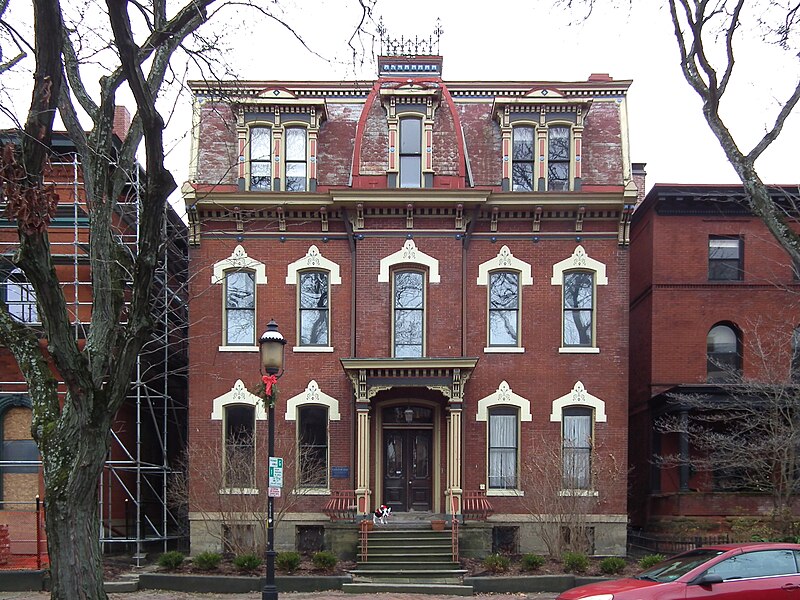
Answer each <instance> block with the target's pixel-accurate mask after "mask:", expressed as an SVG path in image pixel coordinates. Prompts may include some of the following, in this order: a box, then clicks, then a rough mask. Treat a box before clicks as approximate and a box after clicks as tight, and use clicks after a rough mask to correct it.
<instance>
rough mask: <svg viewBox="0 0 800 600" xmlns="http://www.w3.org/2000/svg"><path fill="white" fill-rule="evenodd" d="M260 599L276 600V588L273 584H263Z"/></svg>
mask: <svg viewBox="0 0 800 600" xmlns="http://www.w3.org/2000/svg"><path fill="white" fill-rule="evenodd" d="M261 600H278V588H276V587H275V586H274V585H271V586H269V585H265V586H264V589H263V590H261Z"/></svg>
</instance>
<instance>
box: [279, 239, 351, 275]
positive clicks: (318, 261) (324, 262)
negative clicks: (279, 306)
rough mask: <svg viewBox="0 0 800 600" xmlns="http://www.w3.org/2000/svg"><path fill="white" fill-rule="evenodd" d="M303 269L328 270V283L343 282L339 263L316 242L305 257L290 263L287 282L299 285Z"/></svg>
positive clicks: (287, 270)
mask: <svg viewBox="0 0 800 600" xmlns="http://www.w3.org/2000/svg"><path fill="white" fill-rule="evenodd" d="M303 270H310V271H328V272H329V274H330V277H329V280H328V285H339V284H341V283H342V277H341V275H340V273H339V271H340V269H339V265H338V264H336V263H335V262H333V261H332V260H328V259H327V258H325V257H324V256H322V254H321V253H320V251H319V248H317V247H316V246H315V245H314V244H312V245H311V247H310V248H309V249H308V252H306V255H305V256H304V257H303V258H299V259H297V260H296V261H294V262H293V263H289V266H288V268H287V269H286V284H287V285H297V283H298V280H299V279H300V272H301V271H303Z"/></svg>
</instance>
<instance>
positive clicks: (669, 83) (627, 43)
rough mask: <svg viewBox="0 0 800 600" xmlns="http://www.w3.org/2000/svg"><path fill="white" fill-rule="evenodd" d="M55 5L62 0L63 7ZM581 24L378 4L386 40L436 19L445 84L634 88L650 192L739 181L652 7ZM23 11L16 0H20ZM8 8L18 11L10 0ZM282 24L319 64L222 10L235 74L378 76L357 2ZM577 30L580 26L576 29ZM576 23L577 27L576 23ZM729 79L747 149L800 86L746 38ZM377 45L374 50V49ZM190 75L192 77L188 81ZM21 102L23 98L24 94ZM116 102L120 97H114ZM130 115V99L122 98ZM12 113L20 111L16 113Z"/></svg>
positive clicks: (176, 123)
mask: <svg viewBox="0 0 800 600" xmlns="http://www.w3.org/2000/svg"><path fill="white" fill-rule="evenodd" d="M62 1H63V0H62ZM603 2H604V10H602V11H601V10H599V9H598V8H596V9H595V11H594V13H593V14H592V15H591V17H590V18H589V19H587V20H585V21H581V20H580V19H578V18H577V17H578V16H579V15H576V14H571V13H567V12H566V11H565V10H564V9H559V8H554V7H553V6H552V2H550V1H544V0H492V1H491V2H480V3H477V2H476V3H468V2H464V1H463V0H402V1H396V0H395V1H391V0H379V1H378V3H377V6H376V8H375V15H374V16H375V20H377V19H378V17H382V18H383V22H384V25H385V26H386V28H387V29H388V30H389V35H390V36H392V37H399V36H400V35H403V36H405V37H413V36H415V35H418V36H424V37H427V36H428V35H429V34H430V33H431V32H432V31H433V30H434V28H435V27H436V20H437V18H439V19H440V20H441V25H442V28H443V29H444V34H443V35H442V37H441V43H440V53H441V54H442V56H443V57H444V72H443V74H444V79H445V81H448V80H449V81H464V80H488V81H491V80H523V81H524V80H553V81H584V80H586V79H587V78H588V76H589V75H590V74H592V73H609V74H610V75H611V76H612V77H614V78H615V79H632V80H633V85H632V87H631V89H630V92H629V97H628V108H629V116H630V122H629V129H630V139H631V158H632V160H633V161H634V162H645V163H647V172H648V178H647V181H648V188H649V187H650V186H651V185H652V184H654V183H737V182H738V180H737V178H736V175H735V173H734V172H733V170H732V168H731V167H730V166H729V165H728V164H727V162H726V160H725V157H724V155H723V153H722V150H721V149H720V148H719V145H718V143H717V142H716V139H715V138H714V137H713V135H712V134H711V132H710V130H709V129H708V126H707V125H706V123H705V121H704V119H703V117H702V114H701V104H700V100H699V98H698V97H697V96H696V95H695V93H694V92H693V91H692V90H691V89H690V88H689V86H688V84H687V83H686V81H685V80H684V79H683V76H682V74H681V71H680V66H679V61H678V53H677V47H676V42H675V39H674V34H673V31H672V23H671V20H670V17H669V13H668V12H667V10H666V8H664V7H662V6H661V3H660V2H658V1H656V0H646V1H639V2H633V3H631V4H633V5H634V6H633V7H632V8H629V7H628V2H627V1H626V2H622V4H625V5H626V6H625V7H623V8H613V7H609V6H607V4H613V3H614V0H603ZM17 5H19V0H17ZM12 6H14V2H12ZM280 6H281V7H282V9H283V10H284V11H285V18H286V20H287V22H289V23H290V24H291V25H292V26H293V27H294V28H295V29H296V30H297V31H298V32H299V33H300V34H301V35H302V36H303V38H304V39H305V40H306V42H307V43H308V45H309V46H310V47H311V48H312V49H314V50H315V51H316V52H318V53H319V54H321V55H322V56H324V57H325V60H323V59H322V58H318V57H317V56H314V55H313V54H311V53H309V52H308V51H307V50H305V49H303V48H302V46H301V45H300V44H299V43H297V42H296V40H295V39H294V38H292V36H291V35H290V34H289V33H288V32H287V31H286V30H285V29H283V28H281V27H280V26H278V25H276V24H275V23H274V22H270V21H265V20H264V19H257V18H255V17H254V16H253V14H252V13H250V14H246V13H244V12H240V13H239V14H235V13H233V12H227V13H226V14H225V15H224V19H223V20H222V21H221V22H222V23H223V24H224V27H225V29H226V30H227V31H228V32H229V33H232V35H230V36H229V37H228V41H227V43H228V46H229V51H228V60H229V61H230V62H231V63H232V64H233V65H234V66H235V68H236V70H237V71H238V72H239V75H240V77H242V78H244V79H259V80H288V81H291V80H341V79H354V78H358V79H364V80H372V79H374V78H375V75H376V72H377V69H376V67H375V64H374V61H373V60H372V58H371V56H370V52H371V51H372V50H373V49H372V48H367V49H366V50H367V52H366V60H365V62H364V64H363V66H360V67H358V68H355V67H354V66H353V62H352V60H351V57H350V56H349V53H348V52H349V51H348V49H347V48H346V46H345V42H346V39H347V37H348V36H349V33H350V32H351V30H352V28H353V26H354V23H355V22H357V19H358V16H359V12H358V6H357V2H355V1H354V0H281V2H280ZM579 21H580V22H579ZM576 23H577V24H576ZM736 43H737V45H736V52H737V64H736V76H735V78H734V81H733V82H732V87H731V88H730V89H729V91H728V95H729V96H730V97H728V96H726V100H725V101H724V102H723V115H724V117H725V118H726V119H727V120H728V123H729V126H730V127H731V129H732V131H733V133H734V135H735V136H736V138H737V140H738V141H739V145H740V148H741V149H742V150H744V151H748V150H749V149H750V148H751V147H752V146H753V145H754V144H755V142H756V141H757V140H758V139H759V138H760V137H761V136H762V135H763V133H764V131H765V129H766V128H767V127H770V126H771V125H772V123H773V122H774V118H775V115H776V114H777V111H778V110H779V108H780V105H781V104H782V102H783V100H784V99H785V98H787V97H788V96H789V94H790V92H791V90H792V89H793V88H794V85H795V83H796V81H797V79H798V77H800V60H798V58H797V57H796V56H792V54H791V53H788V52H785V51H782V50H779V49H777V48H775V47H771V46H767V45H765V44H763V43H762V42H761V41H760V39H759V36H758V31H756V30H754V29H752V28H751V29H746V28H745V29H743V30H742V31H741V35H740V36H739V38H738V39H737V42H736ZM378 49H379V48H378V46H377V44H376V46H375V48H374V52H375V53H377V52H378ZM195 76H196V75H195ZM21 97H22V98H23V99H25V100H28V99H29V95H27V94H22V95H21ZM120 98H123V99H124V98H125V96H124V95H120ZM181 102H182V103H181V104H179V105H178V107H179V109H180V110H179V112H178V113H177V114H176V115H175V116H174V117H173V118H172V119H171V120H170V124H169V131H168V139H170V140H173V141H172V142H171V143H170V152H169V155H168V166H170V168H172V169H173V171H174V172H175V176H176V180H177V181H178V182H181V181H184V180H185V179H186V173H187V171H188V161H189V150H188V148H189V147H188V143H186V141H187V139H188V136H187V133H188V130H189V127H190V111H189V98H188V97H184V98H183V100H182V101H181ZM127 103H128V104H129V107H130V108H133V102H132V100H129V101H127ZM17 106H18V108H17V110H18V112H19V111H20V110H23V113H22V114H24V109H26V108H27V106H26V104H25V102H21V103H19V104H18V105H17ZM798 140H800V109H797V110H795V114H793V115H792V116H791V117H790V118H789V120H788V121H787V125H786V127H785V128H784V131H783V133H782V134H781V136H780V138H779V139H778V141H777V142H775V143H774V144H773V145H772V147H771V148H770V149H769V150H768V151H767V152H765V153H764V154H763V155H762V157H761V158H760V160H759V162H758V163H757V167H758V171H759V173H760V174H761V177H762V179H763V180H764V181H766V182H768V183H782V184H790V183H797V182H799V181H800V172H799V171H800V170H799V169H798V146H799V144H798Z"/></svg>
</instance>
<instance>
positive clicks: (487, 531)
mask: <svg viewBox="0 0 800 600" xmlns="http://www.w3.org/2000/svg"><path fill="white" fill-rule="evenodd" d="M442 67H443V61H442V57H441V56H438V55H425V54H414V55H413V56H412V55H403V54H400V55H387V56H382V57H380V58H379V60H378V68H379V76H378V77H377V78H376V79H375V81H373V82H371V83H367V84H364V83H363V82H358V81H343V82H341V81H339V82H325V81H282V82H270V83H264V82H259V81H253V82H215V83H210V82H200V81H197V82H192V83H191V87H192V89H193V90H194V94H195V113H196V116H197V118H196V120H195V126H194V130H193V146H194V148H195V152H194V153H193V156H192V163H191V169H190V173H191V176H190V178H191V180H190V182H189V183H188V184H187V185H186V186H185V187H184V193H185V198H186V202H187V207H188V212H189V219H190V231H191V243H192V246H193V247H192V251H191V271H192V274H191V277H190V280H191V282H192V283H191V285H192V291H191V294H190V296H191V298H192V300H191V302H192V304H191V310H192V314H194V315H202V318H199V317H198V318H196V319H194V318H193V319H192V324H191V326H190V336H189V337H190V340H191V341H192V343H191V347H190V353H191V360H190V361H189V362H190V375H189V377H190V390H191V399H190V413H189V432H190V437H189V440H190V462H191V465H192V466H191V473H190V478H189V481H190V482H193V485H194V486H195V487H194V490H193V493H192V495H191V498H192V504H191V506H190V521H191V535H192V550H193V551H195V552H196V551H202V550H217V551H218V550H220V549H222V548H224V547H229V548H230V547H232V546H233V545H234V544H236V543H239V542H238V540H241V539H250V540H256V541H257V540H258V539H259V535H263V534H262V533H259V532H260V531H261V529H260V525H259V524H258V523H257V519H255V518H253V517H252V514H249V516H248V513H247V510H248V508H247V507H249V506H252V505H253V504H255V503H257V502H259V501H260V502H262V506H263V502H264V501H265V498H266V494H267V485H266V480H265V473H266V468H265V465H264V463H263V461H264V459H265V456H266V435H267V423H266V421H265V418H266V416H265V414H264V410H263V403H262V402H261V401H260V400H259V398H258V397H257V396H255V395H253V394H252V393H251V392H250V391H249V390H251V389H253V386H254V384H255V383H257V382H258V381H259V357H258V349H257V347H256V339H257V338H258V335H259V333H260V332H261V331H263V330H264V328H265V326H266V324H267V322H268V321H269V320H270V319H273V318H274V319H275V320H276V321H277V323H278V325H279V327H280V329H281V331H282V332H283V334H284V335H285V336H286V338H287V340H288V344H287V346H286V370H285V374H284V375H283V376H282V378H281V379H280V381H279V383H278V387H279V389H280V393H279V398H278V401H277V406H276V417H277V421H276V423H275V426H276V433H277V440H276V445H277V452H279V453H280V455H281V457H283V458H284V485H283V488H282V490H281V497H280V498H278V499H276V503H277V505H278V507H280V508H279V510H280V511H281V513H280V514H281V521H280V523H279V525H278V528H277V539H278V548H279V549H290V548H292V549H293V548H303V543H304V542H303V540H304V539H306V534H307V533H308V532H309V531H316V532H317V533H320V532H321V534H322V535H323V536H324V539H325V540H326V544H327V547H330V548H334V549H337V550H342V551H343V552H344V551H345V550H343V548H345V546H346V545H347V543H349V544H350V547H349V550H348V551H349V552H350V553H352V552H353V550H354V548H355V537H354V535H355V533H354V532H355V531H356V527H355V525H353V524H352V523H350V522H344V523H343V522H341V520H340V519H341V517H342V516H345V517H347V518H348V519H358V518H359V516H362V517H363V516H364V515H368V514H369V513H371V512H372V511H373V510H374V509H375V508H376V506H379V505H380V504H387V505H389V506H391V507H392V509H393V511H394V513H395V519H399V518H402V517H403V516H405V517H408V516H410V515H413V516H419V515H425V516H426V518H430V519H434V518H442V517H444V518H445V519H447V520H450V519H452V518H453V516H455V518H456V519H458V520H459V521H461V522H462V523H463V525H462V528H461V532H462V536H464V540H465V544H466V546H464V548H467V549H469V548H471V549H472V550H471V551H472V552H474V553H477V554H480V553H488V552H491V551H492V550H493V539H494V540H495V544H494V546H495V548H496V547H497V540H498V539H499V538H498V536H499V534H500V533H505V534H507V533H509V532H511V534H512V535H511V538H510V539H512V540H514V549H515V550H519V551H543V548H544V545H543V542H542V535H541V530H540V529H537V527H540V528H541V527H549V528H551V529H553V528H556V529H557V528H558V527H559V526H560V525H558V524H557V523H556V522H555V521H554V520H550V521H547V518H546V515H552V514H555V513H559V512H561V509H560V508H559V507H560V506H562V505H563V504H564V503H565V499H575V498H581V499H585V500H586V503H585V505H586V506H591V507H593V508H591V510H590V512H592V513H593V514H591V516H590V517H589V524H588V528H587V529H586V531H585V532H584V533H583V534H582V535H586V536H587V540H586V542H587V544H586V549H587V550H589V551H590V552H593V553H597V554H618V553H623V552H624V548H625V531H626V522H627V510H626V492H625V489H626V488H625V484H624V480H625V471H626V469H625V466H624V465H625V463H626V460H625V456H626V452H627V415H628V408H627V379H628V376H627V356H628V348H627V344H628V341H627V340H628V333H627V293H628V233H629V232H628V226H629V217H630V214H631V210H632V208H633V206H634V204H635V202H636V199H637V189H638V188H637V184H636V183H635V181H634V173H633V171H632V166H631V163H630V157H629V149H628V131H627V118H626V112H627V91H628V87H629V85H630V81H620V80H615V79H613V78H611V77H609V76H608V75H592V76H591V77H589V78H588V79H587V80H585V81H578V82H542V81H536V80H530V81H520V82H515V83H509V82H491V81H472V82H457V83H451V82H447V81H446V80H444V79H443V78H442ZM532 74H533V75H534V77H535V72H534V73H532ZM231 148H233V149H235V150H236V151H235V152H232V153H231V152H229V151H228V150H229V149H231ZM201 340H202V342H201ZM245 417H246V418H245ZM245 432H246V436H244V437H246V438H247V440H248V444H247V446H246V453H244V452H240V454H242V453H244V454H245V456H246V458H247V460H246V461H245V462H246V463H247V464H246V465H245V466H241V465H238V467H237V465H236V464H234V463H233V462H232V461H231V460H230V459H229V458H228V457H229V456H231V455H233V451H232V450H231V447H232V443H231V439H235V440H239V439H240V438H241V437H243V434H244V433H245ZM234 434H235V435H234ZM233 445H234V446H236V447H238V446H241V444H240V442H239V441H236V443H235V444H233ZM223 448H224V451H223ZM251 456H255V464H256V469H255V480H251V479H247V478H244V479H240V478H238V477H233V476H232V474H231V470H232V469H236V468H241V469H244V470H245V471H247V469H249V468H250V466H251ZM609 456H613V457H615V459H616V460H617V461H618V462H617V464H616V466H613V465H610V464H609V461H608V457H609ZM541 466H544V467H545V469H544V471H537V468H538V467H541ZM212 471H213V473H212ZM545 479H547V480H548V481H549V483H548V485H547V486H545V485H544V484H543V481H544V480H545ZM573 504H574V502H573ZM398 515H400V516H398ZM531 515H537V517H536V519H534V518H531ZM487 517H489V519H488V520H487ZM536 522H538V523H539V524H538V525H537V524H535V523H536ZM556 533H557V535H556V537H557V538H559V536H562V537H563V536H568V535H569V533H568V532H560V531H557V532H556ZM562 534H563V535H562ZM261 539H262V542H263V538H261ZM337 540H338V541H337ZM342 540H344V541H342ZM347 540H349V542H348V541H347Z"/></svg>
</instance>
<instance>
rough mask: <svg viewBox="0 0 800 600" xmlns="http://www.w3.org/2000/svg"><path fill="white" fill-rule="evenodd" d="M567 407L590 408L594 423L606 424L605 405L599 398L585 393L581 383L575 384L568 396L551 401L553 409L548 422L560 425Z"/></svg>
mask: <svg viewBox="0 0 800 600" xmlns="http://www.w3.org/2000/svg"><path fill="white" fill-rule="evenodd" d="M568 406H578V407H590V408H593V409H594V420H595V422H596V423H605V422H606V403H605V402H603V401H602V400H601V399H600V398H598V397H596V396H592V395H591V394H590V393H589V392H587V391H586V388H585V387H584V386H583V383H581V382H580V381H578V382H576V383H575V387H573V388H572V391H571V392H570V393H569V394H566V395H564V396H561V398H558V399H556V400H553V409H552V412H551V413H550V420H551V421H553V422H558V423H560V422H561V421H562V419H563V416H564V409H565V408H566V407H568Z"/></svg>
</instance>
